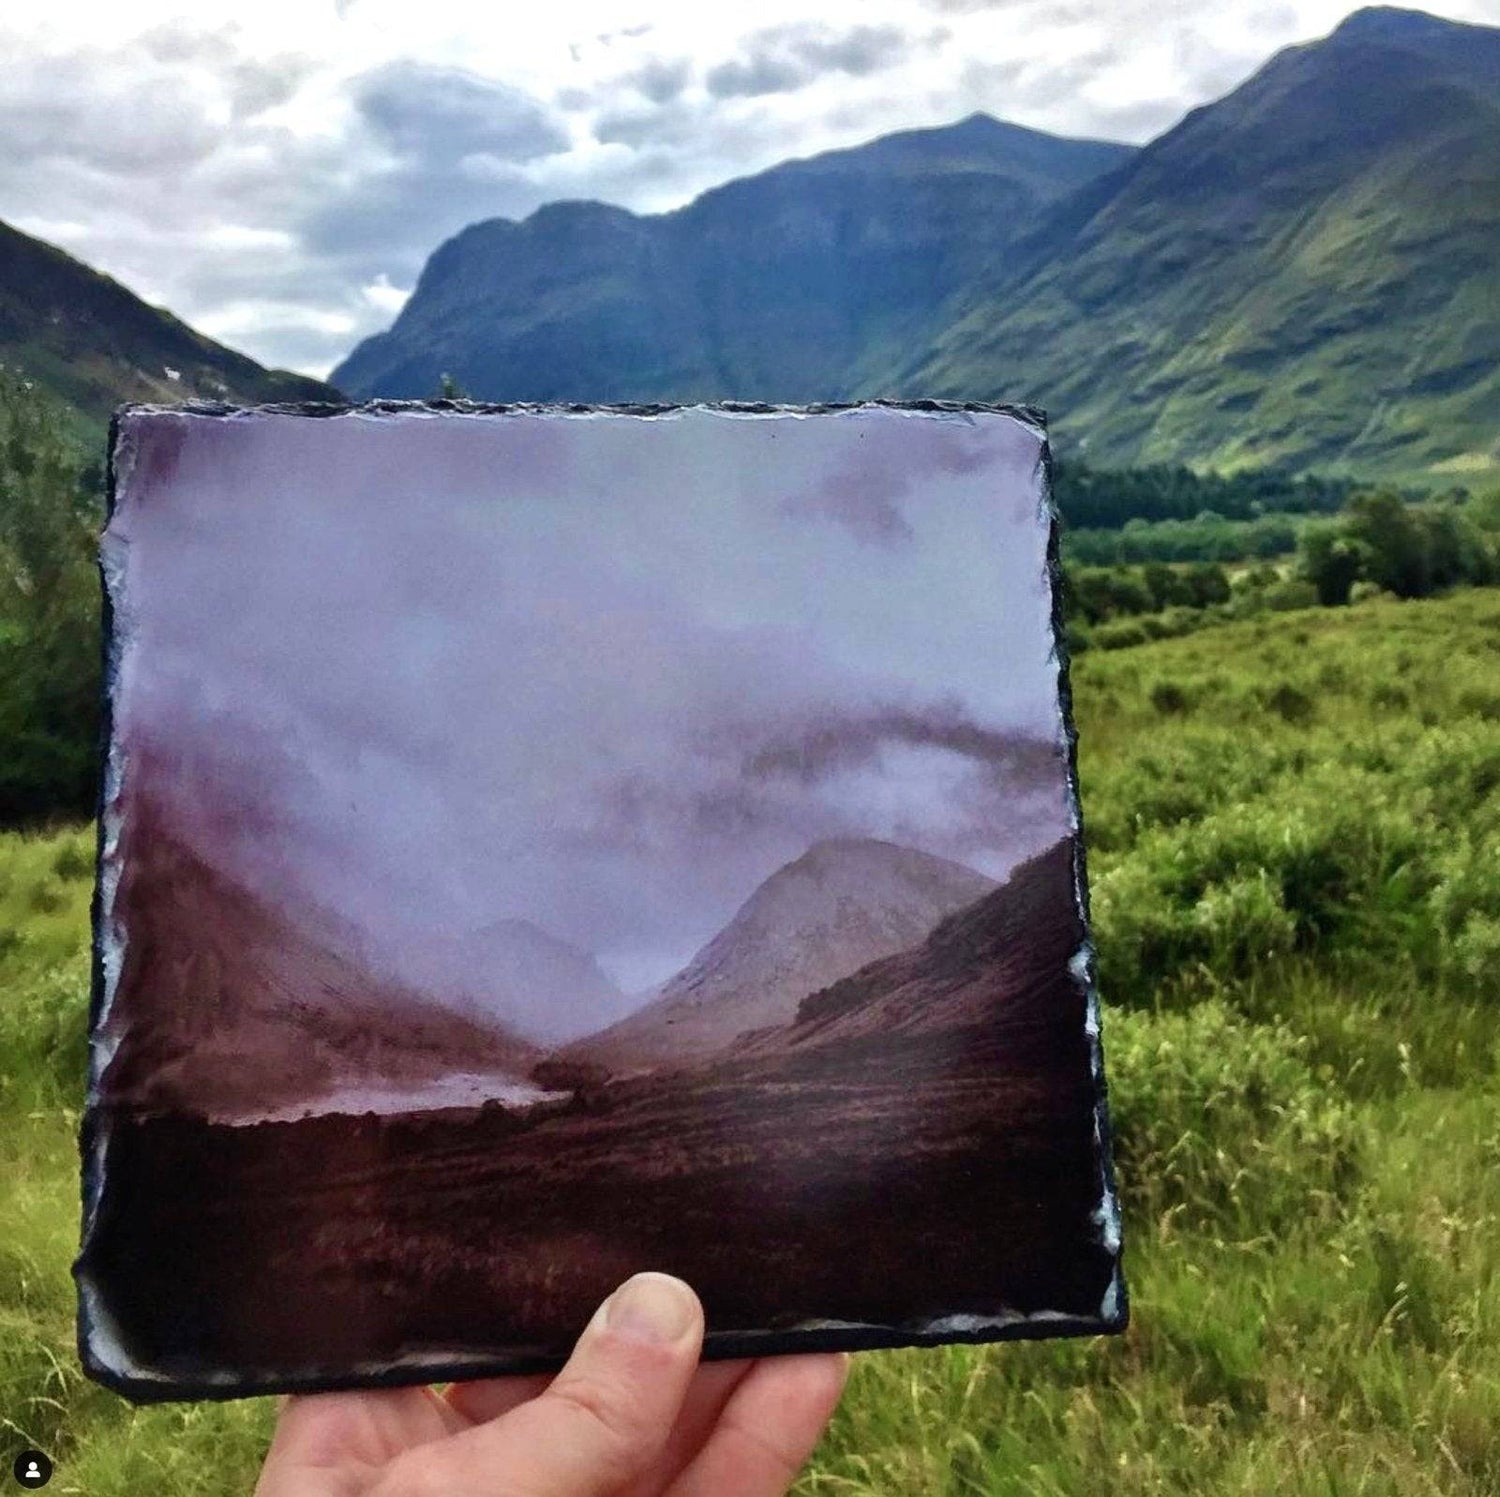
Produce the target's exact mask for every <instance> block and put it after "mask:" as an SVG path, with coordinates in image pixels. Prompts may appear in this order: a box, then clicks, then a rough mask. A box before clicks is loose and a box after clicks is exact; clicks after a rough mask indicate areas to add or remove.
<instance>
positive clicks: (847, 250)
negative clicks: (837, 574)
mask: <svg viewBox="0 0 1500 1497" xmlns="http://www.w3.org/2000/svg"><path fill="white" fill-rule="evenodd" d="M444 372H451V373H452V374H453V375H454V376H455V378H456V379H457V380H458V381H459V383H460V384H461V385H462V386H463V387H465V388H466V389H467V390H468V391H469V393H471V394H473V395H475V396H476V397H483V398H494V399H509V398H522V397H528V398H536V399H558V400H699V399H708V398H715V397H740V398H747V399H763V400H793V401H795V400H828V399H841V398H850V397H865V396H877V395H897V396H906V397H913V398H915V397H927V396H935V395H936V396H951V397H955V398H965V399H1000V400H1023V401H1029V402H1033V403H1039V404H1041V405H1043V406H1044V407H1046V408H1048V409H1049V410H1051V411H1052V413H1053V415H1054V417H1055V429H1056V432H1057V434H1058V437H1059V441H1060V445H1061V446H1063V447H1064V448H1065V449H1071V450H1072V451H1073V452H1075V453H1076V454H1078V455H1081V456H1084V457H1086V458H1087V459H1088V460H1089V461H1090V462H1091V463H1093V464H1095V465H1099V466H1120V465H1137V464H1148V463H1158V462H1165V463H1189V464H1192V465H1194V466H1195V467H1198V468H1200V469H1203V468H1217V469H1223V470H1233V469H1237V468H1242V467H1247V466H1252V465H1275V466H1280V467H1285V468H1294V469H1317V470H1322V471H1326V472H1343V473H1352V474H1355V475H1359V476H1369V475H1381V476H1390V477H1395V478H1401V479H1406V480H1419V479H1423V478H1426V479H1445V478H1446V479H1449V480H1458V481H1466V480H1469V479H1472V478H1475V477H1479V478H1482V477H1483V476H1484V475H1486V474H1495V473H1497V472H1500V30H1497V29H1496V28H1494V27H1487V26H1474V25H1462V24H1459V23H1456V22H1451V21H1444V20H1439V19H1437V18H1435V17H1432V16H1428V15H1424V14H1422V13H1419V12H1414V11H1402V10H1390V9H1374V10H1363V11H1359V12H1358V13H1356V14H1354V15H1352V16H1350V17H1349V18H1348V20H1346V21H1345V22H1344V23H1343V24H1342V25H1341V26H1340V27H1339V28H1338V29H1337V30H1336V31H1335V32H1334V33H1333V34H1332V35H1331V36H1329V37H1327V38H1325V39H1323V40H1321V41H1318V42H1313V43H1310V44H1307V45H1304V46H1298V47H1293V48H1290V49H1288V50H1286V51H1284V52H1281V53H1279V54H1278V55H1277V56H1275V57H1274V58H1272V59H1271V60H1270V61H1269V62H1268V63H1267V64H1266V65H1265V66H1264V67H1263V68H1262V69H1261V70H1260V71H1259V72H1258V73H1256V74H1255V75H1254V76H1253V77H1252V78H1251V79H1249V80H1248V81H1247V82H1246V83H1245V84H1243V85H1242V86H1241V87H1240V88H1238V89H1236V90H1235V91H1234V92H1233V93H1231V94H1230V95H1228V96H1227V97H1226V98H1224V99H1221V100H1219V101H1218V102H1216V103H1213V104H1210V105H1207V106H1205V107H1203V108H1200V109H1195V110H1193V111H1192V112H1191V113H1190V114H1189V115H1188V116H1187V117H1186V118H1185V119H1183V120H1182V121H1181V123H1180V124H1178V125H1177V126H1176V127H1174V128H1173V129H1171V130H1169V131H1167V132H1166V134H1164V135H1163V136H1161V137H1160V138H1158V139H1157V140H1155V141H1153V142H1152V143H1151V144H1150V145H1148V146H1146V147H1144V148H1143V149H1141V150H1139V151H1136V150H1131V149H1129V148H1126V147H1122V146H1108V145H1103V144H1100V143H1098V142H1079V141H1064V140H1058V139H1056V138H1054V137H1050V136H1044V135H1038V134H1036V133H1035V132H1032V131H1024V130H1019V129H1017V128H1016V127H1014V126H1009V125H1003V124H1000V123H998V122H997V121H995V120H993V119H989V118H988V117H986V116H983V115H976V116H974V117H973V118H971V119H968V120H965V121H963V122H962V123H960V124H957V125H952V126H949V127H946V128H944V129H939V130H927V131H910V132H906V133H904V134H901V135H893V136H888V137H885V138H883V139H881V140H877V141H875V142H873V143H871V144H869V145H865V146H861V147H858V148H856V149H854V150H851V151H839V152H833V153H830V154H829V155H826V156H820V157H815V158H813V159H812V160H809V161H800V162H792V163H788V164H786V165H783V166H779V167H776V168H773V169H772V170H770V171H768V172H765V173H762V174H761V175H760V176H757V177H752V178H748V179H746V180H742V181H737V182H731V183H728V184H727V185H725V186H723V187H720V188H718V189H716V190H714V191H712V192H708V193H705V194H704V195H703V196H702V197H700V198H699V199H697V200H696V201H695V202H693V203H692V204H690V205H689V206H688V207H686V208H683V209H681V210H679V211H678V212H676V213H671V214H665V215H660V216H657V217H639V216H637V215H634V214H631V213H628V212H626V211H625V210H624V209H621V208H612V207H606V206H605V205H603V204H600V203H555V204H551V205H549V206H547V207H544V208H541V209H538V211H537V212H536V213H535V214H533V215H532V216H531V217H530V218H529V219H527V220H526V221H525V222H524V223H510V222H507V221H504V220H495V221H492V222H489V223H483V224H478V225H475V226H474V227H472V228H469V229H467V230H465V231H464V232H463V233H461V234H459V235H458V236H457V237H455V238H454V239H451V240H449V241H448V243H446V244H445V245H443V246H442V247H441V248H440V249H439V250H438V251H437V252H436V253H435V254H434V255H433V256H432V258H431V260H430V261H429V262H428V264H427V267H426V269H425V270H424V272H423V275H422V278H421V280H420V282H419V284H418V286H417V288H416V291H415V292H414V294H413V296H412V298H411V300H410V302H409V303H408V304H407V307H406V308H405V310H404V311H403V312H402V314H401V316H400V317H399V318H398V319H397V321H396V324H395V325H394V326H393V327H392V328H391V329H390V331H389V332H387V333H384V334H381V335H380V336H378V337H376V338H372V339H370V340H368V341H366V342H365V343H363V344H361V345H360V347H359V348H357V349H356V350H355V351H354V353H353V354H352V355H351V356H350V358H349V359H348V360H347V361H346V362H345V363H344V364H343V365H342V366H341V367H340V369H339V370H337V371H336V372H335V376H334V377H335V379H336V380H337V381H338V382H339V383H340V384H342V385H343V386H344V387H345V388H347V389H349V390H350V391H351V392H352V393H355V394H357V395H361V396H365V395H398V396H399V395H427V394H430V393H432V391H434V390H435V389H436V388H437V386H438V383H439V380H440V377H441V375H442V374H443V373H444Z"/></svg>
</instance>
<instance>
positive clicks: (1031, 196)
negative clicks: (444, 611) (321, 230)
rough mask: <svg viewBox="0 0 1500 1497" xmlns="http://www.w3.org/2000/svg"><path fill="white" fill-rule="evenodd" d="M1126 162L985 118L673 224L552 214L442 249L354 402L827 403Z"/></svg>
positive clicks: (584, 212)
mask: <svg viewBox="0 0 1500 1497" xmlns="http://www.w3.org/2000/svg"><path fill="white" fill-rule="evenodd" d="M1130 154H1131V148H1130V147H1128V146H1121V145H1115V144H1111V143H1108V142H1101V141H1074V140H1063V139H1060V138H1059V137H1056V136H1051V135H1046V134H1044V133H1042V132H1040V131H1034V130H1026V129H1023V128H1022V127H1020V126H1017V125H1008V124H1003V123H1001V122H1000V121H998V120H994V119H991V118H989V117H988V116H986V115H974V116H971V117H970V118H968V119H966V120H963V121H961V122H960V123H958V124H956V125H951V126H948V127H945V128H940V129H933V130H913V131H905V132H902V133H900V134H897V135H891V136H886V137H884V138H883V139H881V140H877V141H874V142H872V143H871V144H868V145H864V146H859V147H856V148H854V149H851V150H842V151H831V152H828V153H826V154H824V155H821V156H815V157H813V158H811V159H808V160H802V161H791V162H787V163H784V164H783V165H781V166H777V167H773V168H771V169H770V170H769V171H765V172H762V173H760V174H759V175H758V176H754V177H748V178H743V179H740V180H738V181H733V182H729V183H726V184H725V185H723V186H721V187H717V188H714V189H713V190H711V191H709V192H705V193H704V194H703V195H702V196H701V197H699V198H697V199H695V200H694V201H693V202H692V203H690V204H688V205H687V206H686V207H684V208H681V209H678V210H677V211H675V212H672V213H666V214H658V215H647V216H643V215H637V214H634V213H631V212H629V211H627V210H626V209H624V208H617V207H611V206H608V205H606V204H603V203H597V202H562V203H551V204H548V205H546V206H545V207H542V208H539V209H538V210H537V211H536V212H535V213H533V214H532V215H531V216H530V217H529V218H527V219H526V220H525V221H524V222H521V223H513V222H511V221H509V220H506V219H492V220H490V221H488V222H485V223H479V224H475V225H473V226H472V227H470V228H468V229H465V230H464V231H463V232H462V233H460V234H458V235H456V236H455V237H454V238H452V239H450V240H449V241H448V242H447V243H445V244H444V245H442V246H441V247H440V248H439V249H438V250H437V251H436V253H435V254H434V255H433V256H432V258H431V259H430V260H429V262H428V264H427V267H426V268H425V270H424V271H423V273H422V277H421V279H420V281H419V282H418V284H417V287H416V290H415V291H414V293H413V295H412V297H411V300H410V301H409V302H408V303H407V305H406V307H405V308H404V309H403V311H402V312H401V314H400V316H399V317H398V318H397V319H396V322H395V325H394V326H393V327H392V328H391V329H390V330H389V331H388V332H386V333H382V334H379V335H378V336H376V337H374V338H369V339H366V340H365V342H363V343H361V344H360V345H359V347H358V348H356V349H355V350H354V352H353V353H352V354H350V356H349V357H348V358H347V359H346V360H345V361H344V362H343V363H342V364H341V365H340V366H339V367H338V368H337V369H336V370H335V371H334V373H333V375H332V378H333V380H334V382H335V383H336V384H338V385H339V387H340V388H341V389H343V390H345V391H347V392H348V393H349V394H350V395H352V396H355V397H365V396H372V395H382V396H395V397H419V396H426V395H430V394H432V393H433V392H434V391H435V390H436V389H437V388H438V384H439V381H440V379H441V377H442V375H443V374H445V373H447V374H451V375H452V376H453V378H454V379H455V380H457V382H458V383H459V385H460V386H462V387H463V388H464V389H465V390H466V391H467V392H468V393H470V394H472V395H474V396H475V397H477V398H483V399H496V400H500V399H535V400H575V399H582V400H596V401H607V400H625V401H628V400H643V399H706V398H740V397H743V398H756V399H759V398H769V399H778V400H820V399H825V398H831V397H836V396H839V395H843V394H847V393H850V392H851V391H853V390H854V389H855V388H856V386H858V385H859V384H860V383H861V382H870V381H878V380H879V378H880V377H881V376H882V374H883V373H884V372H885V371H887V370H889V369H890V368H891V367H893V365H894V363H895V361H896V360H897V359H898V358H899V357H901V356H902V354H903V353H904V352H905V350H906V349H907V348H908V347H909V345H910V340H911V339H912V338H913V337H914V336H919V335H920V334H921V333H922V331H923V330H924V329H925V327H926V320H927V319H928V318H930V317H931V316H932V315H933V314H935V313H936V311H937V310H938V308H939V307H940V306H941V305H942V304H943V302H944V301H945V299H946V298H947V297H948V296H950V295H951V294H952V293H953V292H954V291H956V290H957V289H958V288H960V287H961V286H963V285H965V284H967V283H968V282H969V281H970V280H971V279H972V277H973V276H974V275H975V274H976V273H977V272H978V271H979V270H980V268H981V267H983V266H985V265H988V264H991V263H992V262H993V261H994V260H995V258H996V257H997V256H1003V254H1004V252H1005V247H1006V246H1007V245H1009V244H1010V243H1012V242H1014V241H1015V240H1016V239H1017V238H1019V237H1020V236H1021V235H1022V234H1023V233H1025V232H1026V231H1027V230H1029V229H1032V228H1035V227H1036V225H1037V224H1038V222H1039V221H1040V216H1041V213H1042V211H1043V210H1044V209H1045V208H1046V207H1047V206H1048V205H1050V204H1051V203H1054V202H1056V201H1057V200H1059V199H1060V198H1061V197H1063V196H1064V195H1065V194H1066V193H1067V192H1068V191H1070V190H1071V189H1072V188H1074V187H1077V186H1079V185H1081V184H1082V183H1084V182H1086V181H1089V180H1091V179H1092V178H1094V177H1096V176H1098V175H1099V174H1100V173H1101V172H1103V171H1106V170H1108V169H1109V168H1110V167H1112V166H1115V165H1117V164H1118V163H1119V162H1120V161H1122V160H1123V159H1125V158H1126V157H1128V156H1129V155H1130Z"/></svg>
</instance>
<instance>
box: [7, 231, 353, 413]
mask: <svg viewBox="0 0 1500 1497" xmlns="http://www.w3.org/2000/svg"><path fill="white" fill-rule="evenodd" d="M0 364H3V365H5V366H7V367H8V368H13V369H18V370H20V371H21V372H23V373H24V374H25V375H26V376H27V377H28V378H30V379H33V380H35V381H36V382H37V383H38V384H39V385H41V386H43V387H44V388H46V389H48V390H50V391H51V392H52V393H53V394H54V395H56V396H58V397H59V398H60V399H61V400H62V401H64V402H65V403H66V404H67V405H68V406H69V407H71V408H72V410H73V411H75V412H76V413H78V417H79V424H80V429H89V428H92V430H93V431H94V432H98V431H99V429H100V428H102V426H103V425H104V423H105V422H106V421H107V420H108V419H109V415H110V412H111V411H113V410H114V408H115V407H116V406H117V405H120V404H121V403H123V402H124V401H127V400H140V401H176V400H186V399H191V398H204V399H212V400H232V401H243V402H247V403H249V402H256V401H267V400H338V399H340V398H341V397H340V396H339V394H338V392H337V391H336V390H334V389H332V388H331V387H330V386H328V385H325V384H323V383H321V382H320V381H318V380H315V379H307V378H305V377H304V376H303V375H300V374H288V373H286V372H285V371H284V370H267V369H263V368H261V366H260V365H259V364H257V363H256V362H255V361H254V360H253V359H249V358H246V357H245V355H244V354H240V353H235V352H234V351H233V350H232V349H228V348H225V347H224V346H223V344H221V343H215V342H214V341H213V340H212V339H210V338H205V337H204V336H203V335H202V334H201V333H196V332H194V331H193V329H192V328H190V327H188V326H187V324H186V323H184V322H179V321H178V319H177V318H175V317H173V316H172V314H171V313H170V312H165V311H162V310H161V309H160V308H159V307H152V306H148V305H147V304H146V303H145V302H143V301H142V300H141V299H140V298H139V297H138V296H136V295H134V294H133V293H132V292H130V291H127V290H126V289H125V287H123V286H122V285H120V283H119V282H118V281H114V280H111V279H110V278H109V277H108V276H105V275H101V274H100V273H99V272H98V271H96V270H91V269H90V268H89V267H88V266H87V265H84V264H83V263H82V262H80V261H78V260H75V259H74V258H73V257H72V256H71V255H67V254H64V253H63V251H62V250H60V249H57V248H55V247H54V246H52V245H50V244H46V243H44V242H43V241H42V240H40V239H33V238H31V237H30V236H29V235H27V234H23V233H21V232H20V231H19V230H18V229H13V228H11V227H10V226H9V225H8V224H5V223H0Z"/></svg>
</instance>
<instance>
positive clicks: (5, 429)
mask: <svg viewBox="0 0 1500 1497" xmlns="http://www.w3.org/2000/svg"><path fill="white" fill-rule="evenodd" d="M98 521H99V503H98V497H97V493H96V491H94V490H93V489H92V487H91V486H89V485H88V484H87V482H86V478H85V470H84V463H83V460H82V459H81V457H80V455H79V454H78V453H77V451H76V450H75V449H74V448H73V447H72V445H71V443H70V442H69V440H68V437H67V436H66V434H65V428H64V423H63V417H62V414H61V412H59V411H58V410H57V409H56V408H55V406H53V405H52V404H51V403H50V402H49V401H48V400H47V399H46V398H44V397H43V396H42V395H41V394H40V393H39V392H38V391H36V390H35V389H33V388H32V386H31V385H30V384H29V383H28V382H27V381H26V380H24V379H22V378H20V377H18V376H17V375H15V374H13V373H10V372H8V371H6V370H3V369H0V824H4V823H15V822H19V821H30V820H36V819H39V818H42V817H45V816H48V815H54V814H58V813H67V814H86V813H87V812H88V811H90V810H91V809H92V807H93V803H94V794H95V762H96V761H95V755H96V747H97V740H98V736H99V674H100V672H99V584H98V580H97V573H96V571H95V563H94V556H95V545H96V542H95V535H96V531H97V527H98Z"/></svg>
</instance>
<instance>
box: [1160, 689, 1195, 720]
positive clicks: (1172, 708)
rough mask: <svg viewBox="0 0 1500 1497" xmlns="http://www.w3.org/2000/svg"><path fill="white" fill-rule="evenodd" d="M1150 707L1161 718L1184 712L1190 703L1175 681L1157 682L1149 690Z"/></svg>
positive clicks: (1185, 693)
mask: <svg viewBox="0 0 1500 1497" xmlns="http://www.w3.org/2000/svg"><path fill="white" fill-rule="evenodd" d="M1151 705H1152V707H1154V708H1155V709H1156V711H1158V712H1159V713H1161V715H1162V716H1163V717H1169V716H1173V715H1177V714H1181V713H1184V712H1186V711H1187V710H1188V709H1189V707H1190V706H1191V703H1190V702H1189V700H1188V694H1187V692H1185V691H1184V690H1183V689H1182V687H1180V686H1179V685H1178V684H1177V683H1176V682H1175V681H1158V682H1157V683H1156V684H1155V685H1154V686H1153V687H1152V688H1151Z"/></svg>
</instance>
